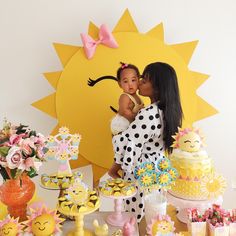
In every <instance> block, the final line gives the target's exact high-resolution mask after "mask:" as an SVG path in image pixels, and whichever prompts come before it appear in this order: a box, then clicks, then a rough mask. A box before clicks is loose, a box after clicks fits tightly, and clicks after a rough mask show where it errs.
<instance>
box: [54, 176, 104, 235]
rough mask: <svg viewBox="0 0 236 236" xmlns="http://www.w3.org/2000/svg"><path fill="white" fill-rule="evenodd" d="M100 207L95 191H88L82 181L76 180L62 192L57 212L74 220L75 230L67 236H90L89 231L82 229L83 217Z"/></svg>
mask: <svg viewBox="0 0 236 236" xmlns="http://www.w3.org/2000/svg"><path fill="white" fill-rule="evenodd" d="M99 206H100V199H99V196H98V194H97V191H95V190H89V189H88V187H87V185H86V184H85V183H83V182H82V180H80V179H77V180H76V181H75V182H74V184H73V185H72V186H71V187H69V188H68V189H65V190H63V191H62V195H61V197H59V198H58V204H57V209H58V211H59V212H60V213H61V214H63V215H65V216H67V217H74V218H75V228H74V229H73V230H72V231H71V232H69V233H68V236H92V235H94V234H93V233H92V232H91V231H89V230H87V229H84V216H85V215H88V214H91V213H93V212H94V211H96V210H97V209H98V208H99Z"/></svg>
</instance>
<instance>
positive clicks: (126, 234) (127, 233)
mask: <svg viewBox="0 0 236 236" xmlns="http://www.w3.org/2000/svg"><path fill="white" fill-rule="evenodd" d="M135 224H136V220H135V217H134V216H132V217H131V218H130V219H129V220H128V221H127V222H125V224H124V226H123V230H122V231H123V236H133V235H135V232H136V228H135Z"/></svg>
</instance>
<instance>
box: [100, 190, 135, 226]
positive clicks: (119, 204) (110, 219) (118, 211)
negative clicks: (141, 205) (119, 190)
mask: <svg viewBox="0 0 236 236" xmlns="http://www.w3.org/2000/svg"><path fill="white" fill-rule="evenodd" d="M100 194H101V196H103V197H106V198H110V199H113V200H114V212H112V213H111V214H110V215H108V216H107V218H106V221H107V223H108V224H110V225H113V226H118V227H122V226H123V225H124V223H125V222H127V221H128V220H129V218H130V215H129V214H126V213H125V212H124V213H122V210H123V200H124V199H127V198H130V197H133V196H134V195H135V194H136V192H134V193H133V194H132V195H129V196H106V195H104V194H102V193H101V192H100Z"/></svg>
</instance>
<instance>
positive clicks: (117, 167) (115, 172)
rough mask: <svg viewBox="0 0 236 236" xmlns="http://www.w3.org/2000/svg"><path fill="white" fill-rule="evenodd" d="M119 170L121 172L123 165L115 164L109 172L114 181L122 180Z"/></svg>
mask: <svg viewBox="0 0 236 236" xmlns="http://www.w3.org/2000/svg"><path fill="white" fill-rule="evenodd" d="M119 170H121V165H119V164H117V163H115V162H113V164H112V166H111V168H110V170H109V171H108V174H109V175H110V176H111V177H112V178H114V179H116V178H121V176H120V175H119V173H118V171H119Z"/></svg>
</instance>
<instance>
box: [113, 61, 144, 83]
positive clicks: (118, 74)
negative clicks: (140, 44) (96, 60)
mask: <svg viewBox="0 0 236 236" xmlns="http://www.w3.org/2000/svg"><path fill="white" fill-rule="evenodd" d="M120 64H121V66H120V67H119V69H118V70H117V75H116V76H117V80H118V81H120V75H121V72H122V71H123V70H125V69H133V70H134V71H135V72H136V73H137V76H138V78H140V73H139V69H138V67H137V66H135V65H132V64H127V63H124V62H120Z"/></svg>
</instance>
